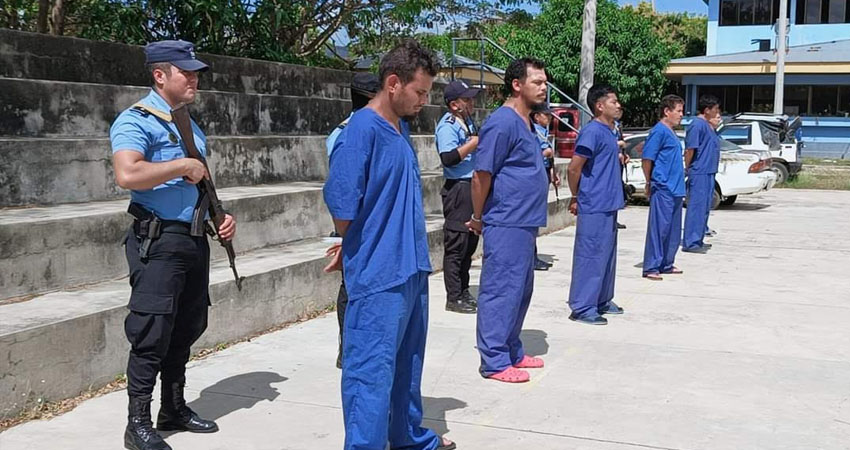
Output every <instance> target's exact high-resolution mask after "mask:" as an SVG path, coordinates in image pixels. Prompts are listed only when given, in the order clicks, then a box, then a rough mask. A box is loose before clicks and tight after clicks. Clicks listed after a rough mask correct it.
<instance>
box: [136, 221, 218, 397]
mask: <svg viewBox="0 0 850 450" xmlns="http://www.w3.org/2000/svg"><path fill="white" fill-rule="evenodd" d="M187 230H188V228H187ZM139 245H140V239H139V238H137V237H136V236H135V235H134V233H133V231H132V230H131V231H130V233H129V235H128V238H127V244H126V252H127V263H128V264H129V266H130V286H131V287H132V293H131V294H130V304H129V309H130V313H129V314H128V315H127V318H126V320H125V321H124V332H125V333H126V335H127V340H129V341H130V347H131V348H130V360H129V363H128V364H127V391H128V394H129V395H130V396H131V397H137V396H146V395H150V394H151V393H152V392H153V388H154V385H155V384H156V375H157V373H160V374H161V375H160V377H161V379H162V381H163V383H173V382H181V381H183V380H184V379H185V374H186V363H187V362H188V361H189V351H190V347H191V346H192V344H193V343H194V342H195V341H196V340H197V339H198V338H199V337H200V336H201V334H202V333H203V332H204V330H205V329H206V327H207V309H208V307H209V295H208V287H209V259H210V250H209V245H208V243H207V239H206V237H192V236H189V235H184V234H178V233H170V232H166V233H162V235H161V236H160V237H159V239H156V240H155V241H153V243H152V244H151V246H150V251H149V255H148V258H147V259H146V260H144V261H142V260H141V259H140V257H139Z"/></svg>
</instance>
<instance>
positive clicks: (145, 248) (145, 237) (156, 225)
mask: <svg viewBox="0 0 850 450" xmlns="http://www.w3.org/2000/svg"><path fill="white" fill-rule="evenodd" d="M127 212H128V213H130V215H131V216H133V217H135V218H136V221H135V222H134V223H133V232H134V233H136V236H138V237H140V238H141V239H142V243H141V244H140V245H139V257H140V258H141V259H142V260H147V259H148V252H149V251H150V248H151V243H153V241H155V240H157V239H159V236H160V231H161V229H160V228H161V225H162V221H161V220H160V219H159V217H157V216H156V215H154V213H152V212H150V211H148V210H146V209H145V208H143V207H142V206H141V205H139V204H138V203H130V207H129V208H127Z"/></svg>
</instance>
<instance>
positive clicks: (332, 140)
mask: <svg viewBox="0 0 850 450" xmlns="http://www.w3.org/2000/svg"><path fill="white" fill-rule="evenodd" d="M353 115H354V112H352V113H351V114H349V115H348V118H346V119H345V120H343V121H342V123H340V124H339V125H337V126H336V128H334V130H333V131H331V134H329V135H328V139H327V140H326V141H325V147H327V149H328V159H331V155H332V154H333V152H334V144H336V141H337V139H339V136H340V135H341V134H342V132H343V131H345V127H346V126H347V125H348V121H350V120H351V116H353Z"/></svg>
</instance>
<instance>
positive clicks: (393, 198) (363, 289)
mask: <svg viewBox="0 0 850 450" xmlns="http://www.w3.org/2000/svg"><path fill="white" fill-rule="evenodd" d="M438 70H439V65H438V63H437V60H436V57H435V56H434V54H433V53H432V52H431V51H430V50H427V49H425V48H424V47H422V46H420V44H419V43H417V42H416V41H412V40H411V41H406V42H404V43H403V44H400V45H399V46H397V47H396V48H394V49H392V50H391V51H390V52H389V53H387V54H386V55H385V56H384V57H383V59H382V60H381V63H380V79H381V90H380V91H379V92H378V94H377V95H376V96H375V98H374V99H372V101H370V102H369V104H368V106H367V107H365V108H363V109H361V110H359V111H357V112H356V113H354V115H353V116H352V117H351V120H350V121H349V123H348V126H347V127H346V132H345V142H344V143H343V144H342V145H341V146H340V147H339V148H338V149H337V150H336V151H334V152H333V155H332V157H331V164H330V174H329V176H328V180H327V182H326V183H325V187H324V198H325V203H326V204H327V206H328V210H329V211H330V213H331V215H332V216H333V218H334V225H335V227H336V231H337V232H338V233H339V234H340V235H341V236H342V238H343V240H342V244H341V247H340V246H334V247H331V249H329V250H328V252H329V256H331V257H332V260H331V262H330V264H329V265H328V267H326V268H325V270H326V271H333V270H338V269H339V268H340V267H344V268H345V270H344V276H345V285H346V288H347V290H348V297H349V300H348V309H347V311H346V314H345V332H344V335H345V340H344V342H343V358H342V361H343V362H342V407H343V417H344V422H345V446H344V448H345V449H348V450H354V449H371V450H384V449H385V448H387V446H389V448H391V449H401V448H404V449H428V450H432V449H451V448H455V445H454V444H453V443H451V442H450V441H447V440H445V439H442V438H441V437H440V436H438V435H437V434H436V433H434V432H433V431H432V430H429V429H426V428H423V427H422V426H421V425H422V396H421V393H420V383H421V379H422V369H423V360H424V357H425V338H426V334H427V330H428V275H429V274H430V272H431V263H430V261H429V254H428V235H427V234H426V231H425V213H424V210H423V207H422V185H421V181H420V175H419V163H418V160H417V158H416V153H415V152H414V150H413V147H412V146H411V143H410V133H409V130H408V126H407V123H406V120H405V119H404V118H408V119H409V118H412V117H415V115H416V114H418V113H419V111H420V110H421V109H422V107H423V105H425V103H426V102H427V100H428V93H429V91H430V90H431V85H432V82H433V79H434V76H436V74H437V71H438Z"/></svg>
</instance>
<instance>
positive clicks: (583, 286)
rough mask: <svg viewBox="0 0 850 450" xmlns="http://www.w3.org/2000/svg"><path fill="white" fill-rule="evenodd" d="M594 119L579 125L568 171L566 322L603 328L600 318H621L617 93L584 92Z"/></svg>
mask: <svg viewBox="0 0 850 450" xmlns="http://www.w3.org/2000/svg"><path fill="white" fill-rule="evenodd" d="M587 106H589V107H590V109H591V111H592V112H593V115H594V119H593V120H591V121H590V122H589V123H588V124H587V125H585V126H584V127H582V129H581V132H580V133H579V135H578V139H576V152H575V155H573V159H572V161H570V167H569V169H567V174H568V177H567V179H568V181H569V185H570V192H571V193H572V198H571V199H570V212H571V213H573V214H575V215H576V216H577V218H576V238H575V245H574V246H573V272H572V279H571V280H570V296H569V305H570V309H571V310H572V313H571V314H570V320H574V321H577V322H580V323H586V324H591V325H606V324H607V323H608V320H607V319H605V318H604V317H602V315H603V314H622V313H623V310H622V309H621V308H620V307H618V306H617V305H616V304H615V303H614V301H613V299H614V279H615V277H616V272H617V211H619V210H620V209H623V206H625V200H624V198H623V183H622V178H621V177H620V147H619V145H617V137H616V136H615V135H614V133H613V130H614V121H615V120H616V119H617V117H618V116H619V114H620V102H619V100H618V99H617V92H616V91H615V90H614V88H612V87H611V86H608V85H603V84H597V85H594V86H592V87H591V88H590V90H589V91H588V93H587Z"/></svg>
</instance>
